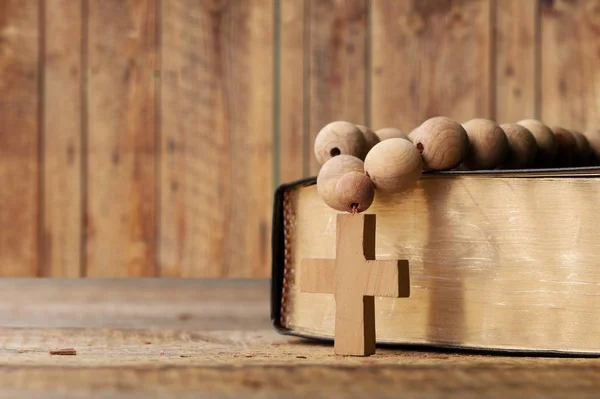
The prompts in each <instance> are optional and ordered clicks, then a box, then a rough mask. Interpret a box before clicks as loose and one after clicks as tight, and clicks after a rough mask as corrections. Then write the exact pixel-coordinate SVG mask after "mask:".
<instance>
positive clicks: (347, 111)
mask: <svg viewBox="0 0 600 399" xmlns="http://www.w3.org/2000/svg"><path fill="white" fill-rule="evenodd" d="M308 1H309V5H308V15H307V18H308V27H307V29H308V40H309V43H308V55H307V57H308V61H307V62H309V66H310V71H309V81H308V87H305V90H309V95H310V100H309V109H308V112H309V115H308V119H309V124H308V129H309V140H310V146H309V150H310V151H309V153H308V157H309V160H310V162H309V169H308V172H309V175H311V176H315V175H316V174H317V173H318V171H319V164H318V162H317V159H316V158H315V156H314V154H313V147H312V146H313V144H314V141H315V137H316V135H317V133H318V132H319V130H321V128H322V127H323V126H325V125H326V124H328V123H329V122H332V121H336V120H346V121H348V122H352V123H357V124H362V125H368V121H367V113H366V108H367V106H366V93H367V79H366V77H367V71H368V68H367V66H368V63H367V57H366V54H367V47H366V45H367V24H368V13H369V3H368V2H367V1H365V0H344V1H335V0H326V1H318V0H308Z"/></svg>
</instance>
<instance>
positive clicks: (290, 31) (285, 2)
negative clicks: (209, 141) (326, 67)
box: [275, 0, 310, 183]
mask: <svg viewBox="0 0 600 399" xmlns="http://www.w3.org/2000/svg"><path fill="white" fill-rule="evenodd" d="M277 1H279V4H280V6H279V12H280V16H279V18H278V20H279V36H280V46H279V49H278V50H279V71H280V72H279V73H280V87H279V103H280V106H279V115H275V117H276V118H278V121H279V126H278V128H279V137H280V138H279V148H278V150H279V181H278V182H277V183H284V182H291V181H294V180H297V179H300V178H302V177H305V170H304V169H305V168H304V158H305V157H306V158H308V157H307V156H306V155H305V152H308V150H309V149H310V148H309V143H307V142H306V141H307V140H308V138H307V137H305V131H306V129H305V114H306V113H307V112H308V110H306V109H305V101H306V98H305V95H307V94H308V93H307V92H306V91H305V90H304V83H305V77H306V72H307V69H306V67H307V65H306V57H305V51H304V50H305V45H306V44H307V43H306V42H307V41H305V35H306V31H305V26H306V24H305V22H306V20H305V15H304V10H305V8H306V4H307V2H306V1H297V0H277ZM309 154H310V152H309ZM276 167H277V165H276ZM307 167H308V165H307Z"/></svg>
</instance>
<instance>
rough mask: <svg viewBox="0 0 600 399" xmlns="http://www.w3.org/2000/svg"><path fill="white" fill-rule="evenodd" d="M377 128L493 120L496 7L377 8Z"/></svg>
mask: <svg viewBox="0 0 600 399" xmlns="http://www.w3.org/2000/svg"><path fill="white" fill-rule="evenodd" d="M372 15H373V19H372V27H373V34H372V41H371V46H372V75H371V76H372V78H371V80H372V91H371V96H372V101H371V104H372V111H371V113H372V120H373V122H372V125H373V128H375V129H380V128H383V127H388V126H391V127H397V128H400V129H402V130H403V131H407V132H410V131H411V130H413V129H414V128H415V127H416V126H417V125H418V124H420V123H421V122H423V121H424V120H425V119H427V118H430V117H433V116H438V115H443V116H448V117H450V118H453V119H455V120H456V121H458V122H460V123H462V122H465V121H467V120H469V119H472V118H476V117H479V118H485V117H492V114H493V110H492V109H491V91H490V80H491V79H490V76H491V57H490V53H491V52H490V45H491V35H490V32H491V19H490V16H491V1H490V0H459V1H448V0H443V1H396V0H374V1H373V4H372Z"/></svg>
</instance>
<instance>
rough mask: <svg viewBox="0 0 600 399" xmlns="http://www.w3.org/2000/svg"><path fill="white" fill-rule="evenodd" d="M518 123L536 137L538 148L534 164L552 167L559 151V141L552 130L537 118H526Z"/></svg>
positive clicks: (541, 166)
mask: <svg viewBox="0 0 600 399" xmlns="http://www.w3.org/2000/svg"><path fill="white" fill-rule="evenodd" d="M517 124H519V125H521V126H523V127H524V128H526V129H527V130H529V131H530V132H531V134H533V138H535V143H536V144H537V148H538V150H537V155H536V156H535V160H534V162H533V164H534V166H536V167H540V168H549V167H551V166H552V163H553V162H554V158H555V157H556V153H557V152H558V143H557V141H556V137H555V136H554V133H552V130H550V128H549V127H548V126H546V125H544V124H543V123H542V122H540V121H538V120H535V119H525V120H522V121H519V122H517Z"/></svg>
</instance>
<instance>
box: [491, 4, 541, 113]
mask: <svg viewBox="0 0 600 399" xmlns="http://www.w3.org/2000/svg"><path fill="white" fill-rule="evenodd" d="M538 14H539V4H538V1H537V0H527V1H523V0H498V1H496V2H495V15H496V22H495V24H494V25H495V27H496V31H495V32H496V35H495V38H496V43H495V44H496V51H495V53H496V62H495V64H496V65H495V67H494V69H495V79H496V81H495V91H496V99H495V106H496V120H497V121H498V122H499V123H509V122H512V123H514V122H517V121H520V120H522V119H535V118H538V117H539V115H536V99H537V90H538V87H537V86H538V74H539V66H538V65H537V58H538V56H537V54H538V48H537V45H538V42H537V40H538V22H539V19H538Z"/></svg>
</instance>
